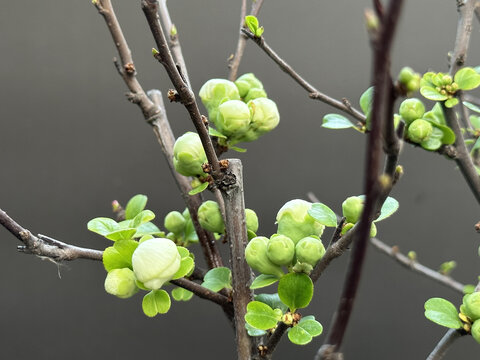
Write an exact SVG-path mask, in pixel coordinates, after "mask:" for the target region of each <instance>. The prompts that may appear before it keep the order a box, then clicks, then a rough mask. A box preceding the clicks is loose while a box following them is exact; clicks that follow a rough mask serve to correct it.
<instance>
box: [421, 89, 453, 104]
mask: <svg viewBox="0 0 480 360" xmlns="http://www.w3.org/2000/svg"><path fill="white" fill-rule="evenodd" d="M420 93H421V94H422V95H423V97H425V98H427V99H429V100H433V101H443V100H447V99H448V97H447V95H442V94H440V93H439V92H438V91H437V90H436V89H435V88H433V87H431V86H422V87H421V88H420Z"/></svg>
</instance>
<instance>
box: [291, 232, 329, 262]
mask: <svg viewBox="0 0 480 360" xmlns="http://www.w3.org/2000/svg"><path fill="white" fill-rule="evenodd" d="M324 254H325V247H324V246H323V243H322V241H321V240H320V239H316V238H314V237H311V236H309V237H305V238H303V239H301V240H300V241H299V242H298V243H297V245H295V255H296V256H297V260H298V261H299V262H301V263H307V264H310V265H312V266H315V265H316V264H317V262H318V261H319V260H320V259H321V258H322V257H323V255H324Z"/></svg>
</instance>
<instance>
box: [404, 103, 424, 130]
mask: <svg viewBox="0 0 480 360" xmlns="http://www.w3.org/2000/svg"><path fill="white" fill-rule="evenodd" d="M398 112H399V114H400V116H401V117H402V118H403V119H404V120H405V122H406V124H407V125H408V124H410V123H411V122H412V121H413V120H417V119H420V118H422V116H423V114H424V113H425V105H423V103H422V102H421V101H420V100H419V99H416V98H412V99H407V100H404V101H403V102H402V103H401V104H400V109H399V110H398Z"/></svg>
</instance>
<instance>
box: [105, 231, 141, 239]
mask: <svg viewBox="0 0 480 360" xmlns="http://www.w3.org/2000/svg"><path fill="white" fill-rule="evenodd" d="M136 232H137V229H121V230H117V231H113V232H111V233H108V234H107V235H105V237H106V238H107V239H108V240H112V241H118V240H129V239H131V238H133V235H135V233H136Z"/></svg>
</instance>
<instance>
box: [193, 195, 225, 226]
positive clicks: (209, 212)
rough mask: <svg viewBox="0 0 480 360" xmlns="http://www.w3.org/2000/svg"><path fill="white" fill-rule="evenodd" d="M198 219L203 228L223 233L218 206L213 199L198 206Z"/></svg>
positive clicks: (221, 218)
mask: <svg viewBox="0 0 480 360" xmlns="http://www.w3.org/2000/svg"><path fill="white" fill-rule="evenodd" d="M198 221H199V222H200V225H201V226H202V228H204V229H205V230H208V231H211V232H217V233H221V234H223V233H225V224H224V223H223V217H222V213H221V212H220V207H219V206H218V204H217V203H216V202H215V201H212V200H208V201H205V202H204V203H203V204H202V205H200V207H199V208H198Z"/></svg>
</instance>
